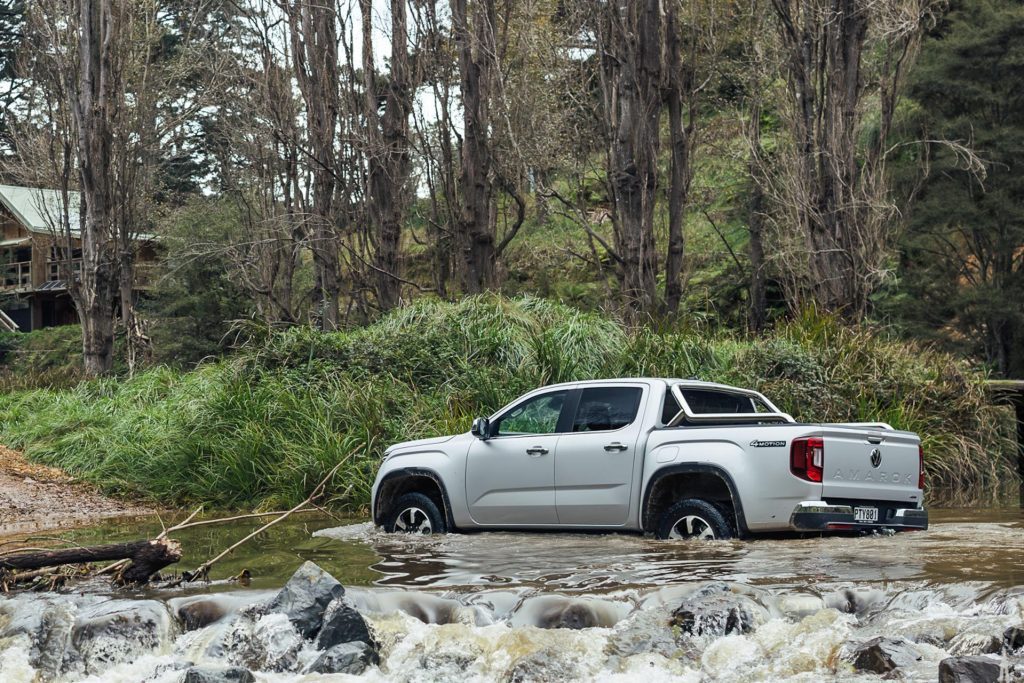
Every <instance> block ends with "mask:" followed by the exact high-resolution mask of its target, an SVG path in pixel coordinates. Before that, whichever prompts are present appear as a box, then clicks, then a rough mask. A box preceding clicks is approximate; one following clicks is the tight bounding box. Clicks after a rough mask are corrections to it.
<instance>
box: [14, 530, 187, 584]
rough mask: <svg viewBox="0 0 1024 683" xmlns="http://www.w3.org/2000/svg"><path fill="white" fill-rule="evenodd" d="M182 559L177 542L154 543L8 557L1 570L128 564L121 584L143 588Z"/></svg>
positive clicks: (134, 542) (161, 541) (34, 552)
mask: <svg viewBox="0 0 1024 683" xmlns="http://www.w3.org/2000/svg"><path fill="white" fill-rule="evenodd" d="M180 559H181V545H180V544H179V543H178V542H177V541H174V540H170V539H159V540H156V539H154V540H152V541H148V540H147V541H133V542H130V543H112V544H109V545H98V546H92V547H79V548H66V549H63V550H39V551H30V552H22V553H16V554H11V555H5V556H4V557H0V570H6V571H25V570H28V571H33V570H39V569H43V568H45V567H59V566H61V565H67V564H86V563H90V562H102V561H104V560H128V561H129V562H130V564H128V565H127V566H126V567H124V568H123V571H121V573H120V574H119V575H118V578H119V581H120V582H121V583H125V584H140V583H146V582H147V581H149V577H151V576H152V575H153V574H156V573H157V572H158V571H160V570H161V569H163V568H164V567H166V566H167V565H169V564H173V563H174V562H177V561H178V560H180Z"/></svg>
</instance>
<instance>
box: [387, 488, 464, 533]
mask: <svg viewBox="0 0 1024 683" xmlns="http://www.w3.org/2000/svg"><path fill="white" fill-rule="evenodd" d="M384 530H385V531H387V532H389V533H399V534H421V535H424V536H428V535H431V534H443V533H447V531H448V525H447V523H446V522H445V519H444V515H443V514H442V513H441V511H440V510H439V509H438V508H437V505H436V504H435V503H434V501H432V500H431V499H430V498H428V497H427V496H425V495H423V494H422V493H406V494H403V495H402V496H400V497H399V498H398V500H396V501H395V504H394V506H392V508H391V512H390V513H388V517H387V520H386V521H385V522H384Z"/></svg>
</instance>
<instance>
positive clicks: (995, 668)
mask: <svg viewBox="0 0 1024 683" xmlns="http://www.w3.org/2000/svg"><path fill="white" fill-rule="evenodd" d="M1001 671H1002V667H1001V666H1000V664H999V660H998V659H994V658H992V657H947V658H946V659H943V660H942V661H941V662H939V683H996V682H997V681H999V680H1000V678H999V676H1000V673H1001Z"/></svg>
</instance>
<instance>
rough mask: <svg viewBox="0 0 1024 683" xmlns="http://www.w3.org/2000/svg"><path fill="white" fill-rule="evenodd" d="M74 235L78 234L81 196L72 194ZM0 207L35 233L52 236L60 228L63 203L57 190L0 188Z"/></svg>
mask: <svg viewBox="0 0 1024 683" xmlns="http://www.w3.org/2000/svg"><path fill="white" fill-rule="evenodd" d="M68 200H69V202H68V203H69V204H70V214H71V215H70V219H71V230H72V233H73V234H75V235H77V234H78V229H79V228H78V226H79V218H78V206H79V204H78V203H79V197H78V193H77V192H69V193H68ZM0 204H3V206H4V207H5V208H6V209H7V210H8V211H10V212H11V214H13V215H14V217H15V219H17V221H18V222H19V223H21V224H22V225H23V226H24V227H25V228H26V229H27V230H30V231H32V232H44V233H52V232H53V231H54V230H55V229H59V228H60V220H61V214H62V206H63V201H62V199H61V193H60V192H59V191H57V190H40V189H38V188H34V187H16V186H14V185H0Z"/></svg>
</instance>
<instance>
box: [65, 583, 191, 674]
mask: <svg viewBox="0 0 1024 683" xmlns="http://www.w3.org/2000/svg"><path fill="white" fill-rule="evenodd" d="M170 635H171V615H170V614H169V613H168V611H167V608H166V606H164V604H163V603H162V602H157V601H156V600H109V601H106V602H102V603H99V604H96V605H92V606H89V607H86V608H84V609H82V610H81V611H80V612H79V613H78V616H77V618H76V619H75V625H74V627H73V629H72V633H71V643H72V645H73V650H71V651H68V652H67V653H66V655H65V659H64V669H65V670H69V669H71V668H77V666H78V665H80V666H81V667H82V668H83V669H84V671H85V673H87V674H96V673H100V672H102V671H104V670H105V669H107V668H108V667H110V666H113V665H114V664H120V663H122V662H128V661H131V660H133V659H136V658H138V657H139V656H140V655H142V654H145V653H147V652H153V651H155V650H157V649H159V648H160V647H161V646H162V644H163V643H165V642H167V641H168V640H169V639H170Z"/></svg>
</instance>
